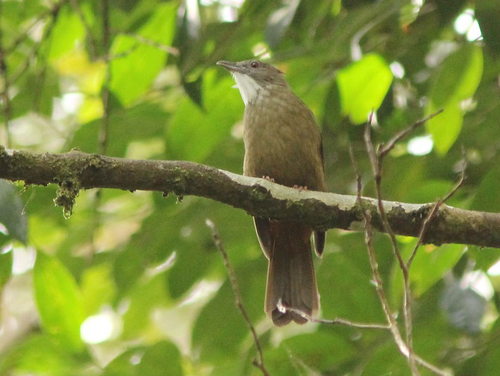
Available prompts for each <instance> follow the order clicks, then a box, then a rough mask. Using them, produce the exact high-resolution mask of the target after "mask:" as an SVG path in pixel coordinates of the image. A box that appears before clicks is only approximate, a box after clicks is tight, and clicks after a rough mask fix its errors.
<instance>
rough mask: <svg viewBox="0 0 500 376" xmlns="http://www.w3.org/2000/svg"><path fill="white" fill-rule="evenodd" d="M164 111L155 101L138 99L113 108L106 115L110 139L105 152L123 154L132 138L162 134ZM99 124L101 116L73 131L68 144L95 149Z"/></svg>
mask: <svg viewBox="0 0 500 376" xmlns="http://www.w3.org/2000/svg"><path fill="white" fill-rule="evenodd" d="M168 115H169V114H168V113H167V112H165V111H164V110H163V109H162V108H161V107H160V106H159V105H158V104H156V103H141V104H138V105H137V106H134V107H131V108H127V109H122V108H120V109H115V110H114V111H112V112H111V116H110V117H109V128H108V129H109V135H110V141H109V146H108V148H107V150H106V154H107V155H113V156H120V157H123V156H124V155H125V153H126V152H127V148H128V146H129V144H130V143H131V142H132V141H141V140H148V139H151V138H155V137H156V138H160V137H163V133H164V130H165V121H166V119H167V118H168ZM138 124H144V126H138ZM100 127H101V119H99V120H95V121H92V122H90V123H88V124H85V125H84V126H82V127H80V128H79V129H78V131H76V133H75V136H74V138H73V141H72V142H71V147H76V148H78V149H80V150H83V151H85V152H87V153H97V150H98V143H97V142H96V140H97V139H98V134H99V129H100Z"/></svg>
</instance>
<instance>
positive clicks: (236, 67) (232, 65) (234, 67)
mask: <svg viewBox="0 0 500 376" xmlns="http://www.w3.org/2000/svg"><path fill="white" fill-rule="evenodd" d="M217 65H220V66H222V67H224V68H226V69H227V70H228V71H230V72H240V73H241V72H243V67H242V66H240V65H238V64H237V63H233V62H232V61H225V60H220V61H218V62H217Z"/></svg>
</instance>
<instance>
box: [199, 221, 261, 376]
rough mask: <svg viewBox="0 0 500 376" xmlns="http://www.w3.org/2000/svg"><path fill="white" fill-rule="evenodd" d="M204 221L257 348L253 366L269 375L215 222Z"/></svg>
mask: <svg viewBox="0 0 500 376" xmlns="http://www.w3.org/2000/svg"><path fill="white" fill-rule="evenodd" d="M205 223H206V225H207V226H208V228H209V229H210V230H211V231H212V238H213V240H214V243H215V246H216V247H217V249H218V250H219V251H220V253H221V254H222V257H223V259H224V266H225V267H226V270H227V274H228V275H229V282H230V284H231V287H232V289H233V293H234V298H235V302H236V306H237V307H238V309H239V310H240V312H241V315H242V316H243V319H244V320H245V322H246V323H247V326H248V328H249V329H250V332H251V333H252V336H253V341H254V343H255V347H256V348H257V353H258V357H259V358H258V359H254V360H253V365H254V366H255V367H257V368H258V369H260V370H261V372H262V374H263V375H264V376H269V373H268V371H267V369H266V367H265V365H264V353H263V352H262V347H261V346H260V342H259V337H258V335H257V331H256V330H255V327H254V326H253V324H252V321H251V320H250V317H249V316H248V313H247V310H246V309H245V306H244V305H243V299H242V297H241V293H240V289H239V287H238V281H237V280H236V275H235V273H234V270H233V267H232V266H231V263H230V262H229V257H228V255H227V253H226V250H225V249H224V246H223V245H222V241H221V238H220V235H219V232H218V231H217V227H216V226H215V223H214V222H213V221H212V220H210V219H206V220H205Z"/></svg>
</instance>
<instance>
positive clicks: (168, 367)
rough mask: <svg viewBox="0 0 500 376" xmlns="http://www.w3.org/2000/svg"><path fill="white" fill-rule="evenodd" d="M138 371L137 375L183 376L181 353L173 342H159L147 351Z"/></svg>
mask: <svg viewBox="0 0 500 376" xmlns="http://www.w3.org/2000/svg"><path fill="white" fill-rule="evenodd" d="M136 371H137V373H136V375H148V376H164V375H168V376H182V375H184V371H183V370H182V363H181V353H180V352H179V349H178V348H177V346H175V345H174V344H173V343H172V342H167V341H163V342H158V343H156V344H154V345H153V346H150V347H149V348H148V349H147V350H146V352H145V353H144V356H143V357H142V359H141V362H140V363H139V364H138V366H137V370H136Z"/></svg>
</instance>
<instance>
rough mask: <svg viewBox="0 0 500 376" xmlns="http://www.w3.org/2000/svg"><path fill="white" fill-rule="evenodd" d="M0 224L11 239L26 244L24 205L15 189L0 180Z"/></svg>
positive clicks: (26, 231) (26, 225)
mask: <svg viewBox="0 0 500 376" xmlns="http://www.w3.org/2000/svg"><path fill="white" fill-rule="evenodd" d="M0 223H2V224H3V225H4V226H5V228H6V229H7V231H8V233H9V235H10V236H11V237H12V238H14V239H17V240H19V241H20V242H23V243H26V240H27V238H28V221H27V217H26V215H25V214H24V204H23V202H22V200H21V199H20V198H19V193H18V191H17V189H16V187H15V186H14V185H12V184H10V183H8V182H7V181H5V180H3V179H0Z"/></svg>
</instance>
